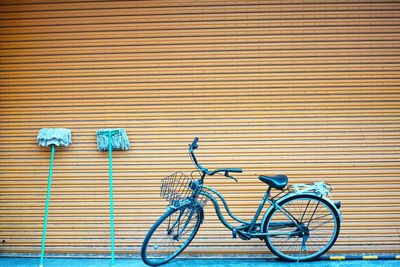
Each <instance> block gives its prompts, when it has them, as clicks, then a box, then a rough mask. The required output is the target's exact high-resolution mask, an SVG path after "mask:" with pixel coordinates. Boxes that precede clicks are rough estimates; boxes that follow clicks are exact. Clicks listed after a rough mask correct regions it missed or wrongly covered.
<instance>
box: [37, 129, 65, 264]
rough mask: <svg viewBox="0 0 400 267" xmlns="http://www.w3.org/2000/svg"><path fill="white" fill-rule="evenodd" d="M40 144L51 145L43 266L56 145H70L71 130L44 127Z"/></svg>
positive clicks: (39, 135)
mask: <svg viewBox="0 0 400 267" xmlns="http://www.w3.org/2000/svg"><path fill="white" fill-rule="evenodd" d="M37 142H38V144H39V146H44V147H48V146H50V147H51V156H50V167H49V176H48V180H47V194H46V206H45V210H44V219H43V233H42V247H41V251H40V267H43V260H44V247H45V243H46V231H47V218H48V215H49V204H50V189H51V178H52V176H53V163H54V154H55V151H56V146H65V147H67V146H69V144H71V142H72V141H71V130H70V129H65V128H43V129H40V131H39V134H38V136H37Z"/></svg>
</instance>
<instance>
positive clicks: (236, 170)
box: [189, 137, 243, 182]
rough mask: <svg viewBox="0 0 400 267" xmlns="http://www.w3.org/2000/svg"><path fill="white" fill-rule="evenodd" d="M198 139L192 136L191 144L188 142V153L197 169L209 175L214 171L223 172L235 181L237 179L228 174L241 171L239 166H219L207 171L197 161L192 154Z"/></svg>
mask: <svg viewBox="0 0 400 267" xmlns="http://www.w3.org/2000/svg"><path fill="white" fill-rule="evenodd" d="M198 141H199V138H198V137H196V138H194V140H193V142H192V143H191V144H189V153H190V156H191V157H192V160H193V163H194V164H195V165H196V167H197V168H198V169H199V170H201V171H202V172H204V173H205V174H207V175H210V176H211V175H214V174H216V173H219V172H224V176H225V177H228V178H231V179H233V180H235V181H236V182H237V179H236V178H235V177H232V176H231V175H229V173H230V172H236V173H241V172H243V170H242V169H240V168H219V169H216V170H214V171H209V170H208V169H207V168H204V167H203V166H201V165H200V163H199V162H198V161H197V158H196V155H195V154H194V150H195V149H197V148H198V147H199V146H198V144H197V142H198Z"/></svg>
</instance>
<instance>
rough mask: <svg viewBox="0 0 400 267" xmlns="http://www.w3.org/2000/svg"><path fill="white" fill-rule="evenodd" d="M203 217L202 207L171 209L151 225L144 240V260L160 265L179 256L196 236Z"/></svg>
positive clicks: (150, 263)
mask: <svg viewBox="0 0 400 267" xmlns="http://www.w3.org/2000/svg"><path fill="white" fill-rule="evenodd" d="M202 217H203V211H202V208H201V207H182V208H180V209H173V208H171V209H169V210H168V211H167V212H166V213H165V214H164V215H163V216H161V217H160V218H159V219H158V220H157V221H156V223H155V224H154V225H153V227H151V229H150V231H149V232H148V233H147V235H146V237H145V239H144V241H143V244H142V249H141V257H142V260H143V262H144V263H145V264H147V265H150V266H159V265H162V264H165V263H167V262H169V261H170V260H172V259H173V258H175V257H176V256H178V255H179V254H180V253H181V252H182V251H183V250H184V249H185V248H186V247H187V246H188V245H189V243H190V242H191V241H192V240H193V238H194V237H195V235H196V233H197V231H198V230H199V228H200V224H201V222H202Z"/></svg>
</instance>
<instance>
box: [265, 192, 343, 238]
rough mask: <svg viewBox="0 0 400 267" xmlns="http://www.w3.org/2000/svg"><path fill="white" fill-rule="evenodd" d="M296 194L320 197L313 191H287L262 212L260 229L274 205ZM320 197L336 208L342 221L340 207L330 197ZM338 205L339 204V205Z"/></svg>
mask: <svg viewBox="0 0 400 267" xmlns="http://www.w3.org/2000/svg"><path fill="white" fill-rule="evenodd" d="M296 195H298V196H314V197H315V196H317V197H321V195H319V194H314V193H301V194H299V193H289V194H287V195H285V196H283V197H282V198H280V199H278V200H277V201H276V202H274V203H273V204H272V205H271V206H270V207H269V208H268V210H267V211H266V212H265V214H264V216H263V218H262V220H261V231H263V229H264V224H265V223H266V220H267V218H268V215H269V214H270V213H271V212H272V211H273V210H274V208H275V207H276V206H279V205H280V204H281V203H282V202H283V201H285V200H286V199H288V198H290V197H293V196H296ZM321 198H323V199H324V200H326V201H327V202H328V203H329V204H330V205H331V206H332V208H333V209H334V210H336V212H337V213H338V215H339V219H340V222H342V213H341V212H340V209H339V208H338V207H337V205H336V204H335V202H333V201H332V200H331V199H329V198H327V197H325V196H322V197H321ZM339 207H340V206H339Z"/></svg>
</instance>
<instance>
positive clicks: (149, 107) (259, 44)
mask: <svg viewBox="0 0 400 267" xmlns="http://www.w3.org/2000/svg"><path fill="white" fill-rule="evenodd" d="M57 2H59V3H57ZM399 8H400V4H399V2H398V1H384V2H379V1H372V2H370V1H345V2H334V1H268V2H266V1H252V0H249V1H186V0H185V1H110V2H103V1H98V2H97V1H71V0H63V1H46V0H37V1H23V0H20V1H2V3H1V5H0V13H1V14H0V29H1V35H0V41H1V43H0V51H1V52H0V53H1V54H0V59H1V64H0V68H1V72H0V75H1V80H0V81H1V84H0V88H1V109H0V110H1V113H0V116H1V122H0V123H1V127H0V133H1V138H0V164H1V177H0V179H1V183H0V195H1V197H0V202H1V205H0V238H1V240H3V242H2V243H1V245H0V253H1V254H7V253H38V251H39V249H40V240H41V239H40V238H41V229H42V218H43V210H44V201H45V190H46V183H47V171H48V160H49V150H48V149H43V148H39V147H38V146H37V144H36V139H35V138H36V135H37V132H38V130H39V129H40V128H43V127H66V128H71V129H72V131H73V144H72V145H71V146H70V147H68V148H67V149H60V150H58V151H57V153H56V160H55V167H54V178H53V186H52V197H51V206H50V215H49V226H48V243H47V244H48V248H47V251H48V252H49V253H68V254H80V253H84V254H88V253H95V254H104V253H108V249H109V248H108V246H109V229H108V176H107V175H108V171H107V170H108V169H107V168H108V162H107V154H106V153H100V152H97V151H96V137H95V131H96V129H98V128H104V127H124V128H126V130H127V132H128V134H129V137H130V139H131V141H132V149H131V150H130V151H127V152H116V153H115V154H114V155H115V157H114V170H115V171H114V172H115V174H114V180H115V183H114V186H115V192H114V194H115V213H116V214H115V217H116V246H117V252H118V254H119V255H122V254H134V255H137V253H138V251H139V248H140V245H141V242H142V240H143V237H144V235H145V234H146V232H147V230H148V229H149V228H150V226H151V224H152V223H153V222H154V221H155V220H156V218H157V217H158V216H160V215H161V214H162V213H163V211H164V206H165V203H164V201H163V200H162V199H161V198H160V197H159V186H160V179H161V178H163V177H165V176H166V175H168V174H170V173H172V172H174V171H184V172H187V173H190V171H191V170H193V166H192V164H191V162H190V160H189V157H188V155H187V144H188V143H189V142H191V140H193V138H194V137H195V136H199V137H200V143H199V150H198V157H199V160H200V161H201V162H202V163H203V165H205V166H206V167H209V168H211V169H212V168H217V167H241V168H244V169H245V172H244V173H243V174H241V175H238V176H237V178H238V179H239V183H237V184H236V183H234V182H232V181H229V180H226V179H224V178H222V177H221V178H212V179H209V180H208V181H207V182H208V183H209V184H210V185H212V186H215V187H216V188H217V189H220V190H221V192H222V193H224V194H225V195H226V197H227V199H228V201H230V203H231V204H232V210H233V211H234V212H237V213H238V214H241V215H242V217H244V218H250V216H251V214H252V213H254V211H255V209H256V206H257V203H258V201H259V199H260V198H261V196H262V193H263V191H264V190H265V186H264V185H263V184H262V183H261V182H259V181H258V180H257V178H256V177H257V176H256V175H259V174H266V175H268V174H271V175H272V174H277V173H284V174H287V175H288V176H289V179H290V182H291V183H302V182H312V181H319V180H324V181H326V182H328V183H330V184H332V185H333V186H334V188H335V190H334V198H335V199H337V200H341V201H342V203H343V208H342V212H343V219H344V222H343V228H342V232H341V235H340V238H339V240H338V241H337V244H336V246H335V247H334V248H333V249H332V251H331V252H332V253H391V252H396V251H397V252H398V251H399V250H400V238H399V234H400V212H399V211H400V204H399V203H400V201H399V200H400V190H399V189H400V184H399V175H400V165H399V163H400V141H399V130H400V119H399V114H400V102H399V100H400V88H399V82H400V75H399V68H400V49H399V48H400V47H399V41H400V28H399V27H400V24H399V19H400V13H399V12H398V10H399ZM217 253H224V254H241V255H244V254H249V253H251V254H256V255H257V256H261V257H263V256H264V255H266V254H268V253H269V252H267V249H266V247H265V245H264V244H263V242H261V241H259V240H258V241H257V240H252V241H249V242H244V241H240V240H233V239H231V233H230V232H229V231H228V230H224V228H223V227H222V226H221V225H220V224H218V222H217V218H216V216H215V215H214V214H213V211H212V209H211V207H207V208H206V219H205V223H204V225H203V226H202V228H201V229H200V232H199V235H198V237H197V238H196V239H195V241H194V242H193V243H192V245H191V246H190V247H189V248H188V250H187V254H186V255H191V254H205V255H210V254H217Z"/></svg>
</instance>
